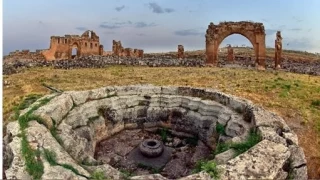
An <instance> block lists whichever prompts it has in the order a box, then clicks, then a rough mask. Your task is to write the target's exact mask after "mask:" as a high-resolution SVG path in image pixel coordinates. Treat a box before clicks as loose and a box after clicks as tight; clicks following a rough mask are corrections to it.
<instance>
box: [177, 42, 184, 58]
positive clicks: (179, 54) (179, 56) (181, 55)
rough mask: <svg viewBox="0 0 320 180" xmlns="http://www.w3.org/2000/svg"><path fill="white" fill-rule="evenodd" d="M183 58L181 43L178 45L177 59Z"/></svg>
mask: <svg viewBox="0 0 320 180" xmlns="http://www.w3.org/2000/svg"><path fill="white" fill-rule="evenodd" d="M183 58H184V47H183V45H178V59H183Z"/></svg>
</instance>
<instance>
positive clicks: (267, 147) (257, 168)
mask: <svg viewBox="0 0 320 180" xmlns="http://www.w3.org/2000/svg"><path fill="white" fill-rule="evenodd" d="M289 157H290V151H289V149H288V148H287V147H286V146H284V145H282V144H276V143H274V142H271V141H269V140H262V141H261V142H260V143H258V144H257V145H256V146H254V147H252V148H251V149H249V150H248V151H247V152H245V153H243V154H241V155H239V156H237V157H236V158H234V159H231V160H229V161H228V162H227V163H226V165H223V166H220V167H223V169H224V171H223V174H222V177H221V179H254V178H258V179H275V178H276V176H277V175H278V173H279V170H281V169H282V167H283V166H284V164H285V163H286V161H287V159H288V158H289Z"/></svg>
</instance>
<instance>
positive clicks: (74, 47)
mask: <svg viewBox="0 0 320 180" xmlns="http://www.w3.org/2000/svg"><path fill="white" fill-rule="evenodd" d="M73 49H76V50H77V53H76V56H78V57H79V56H80V54H81V52H80V51H81V48H80V46H79V44H78V43H77V42H74V43H73V44H72V45H71V46H70V48H69V59H72V50H73Z"/></svg>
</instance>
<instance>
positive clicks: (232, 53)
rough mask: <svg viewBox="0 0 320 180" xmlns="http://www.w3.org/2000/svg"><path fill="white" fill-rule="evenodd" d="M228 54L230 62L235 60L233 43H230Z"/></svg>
mask: <svg viewBox="0 0 320 180" xmlns="http://www.w3.org/2000/svg"><path fill="white" fill-rule="evenodd" d="M227 52H228V55H227V60H228V61H229V62H232V63H233V62H234V52H233V48H232V47H231V45H230V44H229V46H228V49H227Z"/></svg>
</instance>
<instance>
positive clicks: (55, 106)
mask: <svg viewBox="0 0 320 180" xmlns="http://www.w3.org/2000/svg"><path fill="white" fill-rule="evenodd" d="M50 96H51V97H54V98H53V99H52V100H50V102H48V103H47V104H45V105H43V106H41V107H39V108H38V109H36V110H35V111H33V112H32V114H34V115H37V116H39V117H41V119H42V120H41V123H38V122H37V121H30V122H29V124H28V127H27V128H26V129H25V130H24V134H25V136H26V140H27V142H28V144H29V146H30V148H31V149H33V150H35V151H36V150H37V151H39V152H40V154H42V155H40V156H39V157H37V159H38V160H39V162H40V163H42V164H43V174H42V177H41V178H42V179H50V178H51V179H52V178H53V179H57V178H58V179H69V178H72V179H88V178H90V177H92V175H94V174H95V173H96V172H101V173H103V174H104V176H105V177H107V178H111V179H124V178H125V176H124V175H123V173H121V172H120V171H119V170H118V169H116V168H114V167H112V166H111V165H109V164H101V162H99V161H97V160H96V159H95V158H94V154H95V150H96V147H97V144H98V143H99V142H101V141H102V140H105V139H108V138H110V137H112V136H114V135H115V134H117V133H119V132H121V131H122V130H134V129H148V128H156V127H160V128H167V129H170V131H171V132H172V134H176V135H177V134H186V135H192V136H197V137H198V138H199V140H201V141H202V142H203V143H204V144H205V145H206V146H208V147H210V148H212V149H215V148H216V145H217V143H222V142H243V141H245V139H246V138H247V136H248V134H249V132H250V130H254V131H255V132H257V133H259V134H260V136H261V137H262V140H261V141H260V142H259V143H258V144H256V145H255V146H253V147H252V148H250V149H249V150H248V151H246V152H244V153H242V154H240V155H238V156H236V157H234V156H230V155H229V156H228V153H229V154H230V151H226V152H224V153H221V154H217V155H216V156H215V159H214V160H215V161H216V162H217V163H218V166H217V169H219V172H220V173H219V174H220V179H250V178H252V179H285V178H287V177H288V176H290V177H294V178H295V179H307V167H306V160H305V156H304V153H303V150H302V148H300V147H299V145H298V138H297V135H296V134H295V133H294V132H293V131H292V130H291V129H290V128H289V127H288V126H287V125H286V123H285V122H284V120H283V119H282V118H281V117H279V116H277V115H276V114H274V113H272V112H269V111H267V110H265V109H263V108H262V107H258V106H256V105H254V104H252V103H251V102H250V101H248V100H244V99H240V98H237V97H234V96H231V95H227V94H224V93H222V92H219V91H217V90H214V89H201V88H192V87H173V86H167V87H163V86H162V87H160V86H152V85H132V86H109V87H103V88H99V89H94V90H88V91H68V92H64V93H62V94H52V95H48V96H46V97H50ZM40 103H41V100H38V101H37V102H35V103H34V104H33V105H31V107H29V108H28V109H26V110H23V111H21V112H20V116H22V115H24V114H25V113H27V112H28V111H29V110H31V109H32V107H37V104H40ZM33 109H35V108H33ZM221 125H222V126H223V127H224V129H225V133H223V134H221V133H220V134H219V133H218V132H217V130H216V129H217V126H221ZM21 133H22V132H21V128H20V125H19V123H18V122H17V121H15V122H10V123H9V124H8V125H7V133H6V134H7V136H11V138H9V139H10V140H8V141H7V142H5V143H4V145H5V147H6V148H5V150H6V151H5V152H4V155H5V156H6V155H8V154H10V153H9V152H11V154H13V155H11V156H9V155H8V157H9V158H6V159H8V162H9V163H8V162H5V163H7V164H9V165H8V167H9V168H7V169H5V175H6V177H7V178H8V179H28V178H31V176H30V175H29V173H28V171H27V170H26V166H27V165H26V162H25V159H24V158H23V154H22V153H21V147H22V146H21V141H22V137H21ZM5 139H8V138H5ZM59 142H60V143H59ZM120 145H121V143H120ZM137 147H138V146H137ZM47 151H51V152H54V153H55V154H56V157H55V158H56V159H55V160H56V161H57V163H58V164H60V165H61V164H67V165H69V166H72V168H73V169H74V170H75V171H71V170H70V169H67V168H64V167H65V166H60V165H52V164H51V165H50V162H49V161H48V159H47V157H46V156H45V155H44V154H45V152H47ZM164 152H165V151H163V153H164ZM10 157H11V158H10ZM226 157H228V158H226ZM35 158H36V157H35ZM130 178H131V179H166V178H165V177H163V176H162V175H160V174H151V175H141V176H132V177H130ZM180 179H184V180H186V179H210V177H209V175H208V174H207V173H206V172H200V173H196V174H192V175H188V176H186V177H182V178H180Z"/></svg>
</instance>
